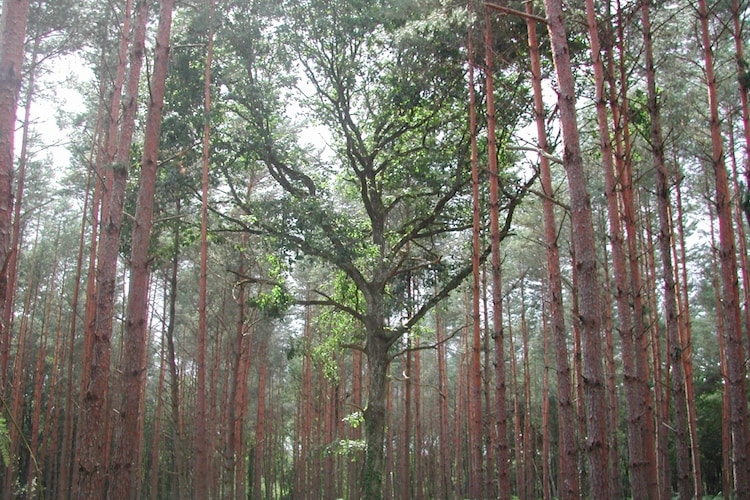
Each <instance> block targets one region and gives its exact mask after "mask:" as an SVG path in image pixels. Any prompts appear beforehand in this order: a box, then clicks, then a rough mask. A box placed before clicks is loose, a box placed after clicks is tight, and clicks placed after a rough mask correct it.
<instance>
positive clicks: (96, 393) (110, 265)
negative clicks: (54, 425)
mask: <svg viewBox="0 0 750 500" xmlns="http://www.w3.org/2000/svg"><path fill="white" fill-rule="evenodd" d="M147 23H148V2H147V1H146V0H141V1H139V3H138V4H137V6H136V11H135V24H134V26H135V33H134V34H133V42H132V46H131V52H130V72H129V75H128V82H127V90H126V99H125V105H124V109H123V113H122V121H121V128H120V134H119V140H118V150H117V158H116V161H115V163H114V164H113V165H112V166H111V167H112V171H111V172H110V173H109V174H108V175H107V183H108V188H109V189H108V192H107V195H108V197H107V199H106V200H105V201H104V203H103V206H102V214H103V215H102V228H101V229H102V233H101V237H100V240H101V246H100V247H99V255H98V262H97V269H96V292H95V297H89V298H88V300H92V299H93V300H95V306H94V309H93V313H94V316H95V317H93V318H90V319H91V320H92V321H91V322H89V323H88V324H87V325H86V330H85V335H86V336H87V337H89V340H87V343H88V346H89V347H88V348H90V349H91V352H90V355H89V353H86V355H85V356H84V359H85V360H86V363H85V364H84V366H83V368H82V370H83V371H84V375H83V377H82V379H83V381H82V384H83V386H82V388H81V396H80V398H81V402H80V408H79V413H80V417H79V423H80V424H79V425H80V432H79V433H78V445H77V455H76V457H77V467H78V478H77V484H76V485H75V486H74V487H75V489H76V490H75V494H74V495H75V497H76V498H101V497H103V496H104V495H105V490H106V480H107V473H108V469H109V464H108V455H109V440H108V436H109V427H110V418H109V417H110V415H109V411H108V407H109V373H110V357H111V337H112V325H113V320H114V299H115V289H116V284H117V261H118V256H119V249H120V230H121V228H122V217H123V211H122V208H123V203H124V199H125V187H126V183H127V176H128V166H129V163H130V146H131V144H132V141H133V133H134V130H135V114H136V108H137V100H138V87H139V81H140V74H141V67H142V64H143V55H144V44H145V39H146V25H147ZM126 35H127V34H123V42H122V43H127V42H126V40H125V38H126ZM120 64H121V65H124V64H125V61H124V60H121V62H120ZM114 90H115V91H116V90H117V89H114ZM112 111H113V112H114V110H112Z"/></svg>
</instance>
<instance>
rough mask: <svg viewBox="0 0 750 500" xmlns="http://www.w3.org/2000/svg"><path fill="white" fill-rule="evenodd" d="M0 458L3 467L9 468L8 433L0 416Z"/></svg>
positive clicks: (3, 418) (3, 417)
mask: <svg viewBox="0 0 750 500" xmlns="http://www.w3.org/2000/svg"><path fill="white" fill-rule="evenodd" d="M0 456H2V459H3V464H5V467H10V464H11V461H10V432H8V422H7V421H6V420H5V416H4V415H0Z"/></svg>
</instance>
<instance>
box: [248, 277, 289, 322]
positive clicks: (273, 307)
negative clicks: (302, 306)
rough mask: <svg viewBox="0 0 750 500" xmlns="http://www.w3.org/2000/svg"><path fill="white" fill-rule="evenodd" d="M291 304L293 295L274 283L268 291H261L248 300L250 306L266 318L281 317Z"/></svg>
mask: <svg viewBox="0 0 750 500" xmlns="http://www.w3.org/2000/svg"><path fill="white" fill-rule="evenodd" d="M292 304H294V297H293V296H292V295H291V294H290V293H289V292H287V291H286V290H285V289H284V287H283V286H281V285H274V286H273V287H272V288H271V290H270V291H268V292H261V293H259V294H258V295H256V296H255V298H253V299H252V300H251V301H250V305H251V306H252V307H255V308H257V309H259V310H260V311H261V312H262V313H263V314H264V315H265V316H266V317H268V318H281V317H282V316H283V315H284V313H285V312H286V311H287V310H288V309H289V307H290V306H291V305H292Z"/></svg>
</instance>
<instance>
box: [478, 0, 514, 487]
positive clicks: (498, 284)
mask: <svg viewBox="0 0 750 500" xmlns="http://www.w3.org/2000/svg"><path fill="white" fill-rule="evenodd" d="M490 19H491V16H490V11H489V7H485V11H484V22H485V32H484V36H485V38H484V44H485V51H484V54H485V56H484V57H485V60H484V65H485V73H486V75H487V78H486V80H485V87H486V93H487V95H486V99H487V169H488V171H489V183H490V246H491V256H490V269H491V282H492V338H493V340H494V342H495V425H496V435H497V443H496V450H495V456H496V460H497V484H498V498H500V499H505V498H510V473H509V472H510V455H509V451H508V441H507V439H508V438H507V436H508V427H507V426H508V424H507V416H506V415H507V411H506V401H505V398H506V380H505V345H504V334H503V316H502V313H503V307H502V304H503V298H502V279H501V278H502V269H501V266H502V258H501V255H500V240H501V237H500V214H499V210H500V201H499V200H500V194H499V188H500V182H501V180H500V176H499V172H498V165H497V137H496V131H495V128H496V111H495V99H494V95H495V86H494V80H493V76H492V72H493V68H494V66H495V64H494V61H493V54H492V50H491V49H490V48H491V47H492V46H493V44H492V30H491V26H490V24H491V23H490Z"/></svg>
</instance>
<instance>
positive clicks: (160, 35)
mask: <svg viewBox="0 0 750 500" xmlns="http://www.w3.org/2000/svg"><path fill="white" fill-rule="evenodd" d="M159 5H160V8H159V27H158V30H157V33H156V48H155V50H154V52H155V62H154V73H153V76H152V81H151V85H150V89H149V97H150V100H149V106H148V115H147V117H146V129H145V132H144V136H145V139H144V144H143V157H142V159H141V176H140V182H139V187H138V200H137V205H136V211H135V224H134V225H133V238H132V243H131V255H130V275H129V290H128V305H127V312H126V319H125V321H126V323H125V339H124V351H123V358H122V365H121V367H120V372H119V373H120V375H121V377H122V382H121V390H122V394H121V403H120V407H119V410H118V412H117V420H115V422H114V436H115V443H114V452H113V463H112V465H111V478H110V481H111V482H110V494H111V495H112V497H114V498H121V499H123V500H126V499H134V498H136V495H137V493H138V491H139V490H140V484H141V481H142V474H141V447H142V440H143V437H142V429H143V425H142V419H143V418H144V416H143V414H142V409H143V400H142V398H143V389H142V387H143V384H144V383H145V379H146V371H147V357H146V344H147V341H148V332H147V326H148V297H149V293H148V291H149V283H150V277H151V272H150V266H151V256H150V255H149V248H150V245H149V242H150V239H151V228H152V226H153V212H154V193H155V190H156V170H157V166H158V161H159V137H160V136H159V132H160V129H161V116H162V109H163V107H164V92H165V89H166V81H167V68H168V62H169V38H170V33H171V29H172V10H173V8H174V0H162V1H161V2H160V4H159Z"/></svg>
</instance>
